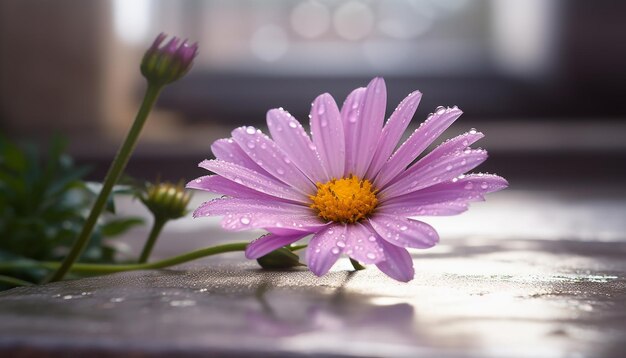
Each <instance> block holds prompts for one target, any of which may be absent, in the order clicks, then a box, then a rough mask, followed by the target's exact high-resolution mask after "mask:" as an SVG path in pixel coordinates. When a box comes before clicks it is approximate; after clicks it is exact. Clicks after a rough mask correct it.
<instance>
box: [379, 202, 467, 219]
mask: <svg viewBox="0 0 626 358" xmlns="http://www.w3.org/2000/svg"><path fill="white" fill-rule="evenodd" d="M468 208H469V205H468V204H467V203H466V202H451V201H447V202H443V203H435V204H425V205H419V204H413V203H410V202H406V203H403V204H397V205H390V206H385V207H380V208H379V209H378V211H377V213H379V214H385V215H391V216H404V217H407V216H450V215H458V214H460V213H462V212H464V211H467V209H468Z"/></svg>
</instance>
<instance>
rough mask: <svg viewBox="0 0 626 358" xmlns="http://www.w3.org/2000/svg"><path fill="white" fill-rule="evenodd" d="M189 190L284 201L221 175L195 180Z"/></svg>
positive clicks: (190, 183)
mask: <svg viewBox="0 0 626 358" xmlns="http://www.w3.org/2000/svg"><path fill="white" fill-rule="evenodd" d="M187 188H189V189H198V190H204V191H208V192H211V193H217V194H222V195H228V196H232V197H237V198H247V199H264V200H283V199H280V198H277V197H275V196H270V195H268V194H264V193H261V192H259V191H256V190H254V189H250V188H248V187H246V186H243V185H241V184H237V183H235V182H234V181H231V180H228V179H226V178H224V177H221V176H219V175H206V176H202V177H199V178H197V179H194V180H192V181H190V182H189V183H187Z"/></svg>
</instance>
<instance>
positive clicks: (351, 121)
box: [348, 113, 357, 124]
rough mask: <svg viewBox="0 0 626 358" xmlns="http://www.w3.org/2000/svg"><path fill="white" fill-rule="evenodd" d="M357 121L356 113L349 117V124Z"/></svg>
mask: <svg viewBox="0 0 626 358" xmlns="http://www.w3.org/2000/svg"><path fill="white" fill-rule="evenodd" d="M356 120H357V115H356V113H353V114H352V115H351V116H350V117H348V122H350V123H352V124H354V123H356Z"/></svg>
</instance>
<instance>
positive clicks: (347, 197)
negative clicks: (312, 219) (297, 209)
mask: <svg viewBox="0 0 626 358" xmlns="http://www.w3.org/2000/svg"><path fill="white" fill-rule="evenodd" d="M316 185H317V193H316V194H315V195H311V196H309V197H310V198H311V200H312V201H313V204H311V206H310V207H311V208H312V209H314V210H315V211H317V213H318V216H320V217H321V218H323V219H325V220H329V221H336V222H342V223H355V222H357V221H359V220H361V219H364V218H366V217H368V216H369V215H370V214H371V213H372V212H373V211H374V208H376V205H378V199H376V192H377V190H375V189H374V188H373V187H372V183H370V181H369V180H367V179H363V180H359V179H358V178H357V177H355V176H353V175H350V177H348V178H342V179H332V180H331V181H329V182H326V183H324V184H322V183H319V182H318V183H317V184H316Z"/></svg>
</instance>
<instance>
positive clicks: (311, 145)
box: [309, 143, 317, 150]
mask: <svg viewBox="0 0 626 358" xmlns="http://www.w3.org/2000/svg"><path fill="white" fill-rule="evenodd" d="M309 149H310V150H315V149H317V147H316V146H315V144H313V143H309Z"/></svg>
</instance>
